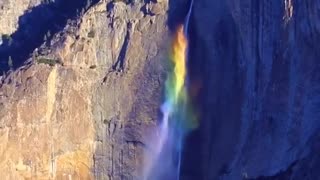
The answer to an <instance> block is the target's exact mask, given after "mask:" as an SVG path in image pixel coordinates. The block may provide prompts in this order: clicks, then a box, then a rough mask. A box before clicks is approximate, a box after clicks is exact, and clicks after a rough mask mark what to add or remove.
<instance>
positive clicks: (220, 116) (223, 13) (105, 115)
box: [0, 0, 320, 180]
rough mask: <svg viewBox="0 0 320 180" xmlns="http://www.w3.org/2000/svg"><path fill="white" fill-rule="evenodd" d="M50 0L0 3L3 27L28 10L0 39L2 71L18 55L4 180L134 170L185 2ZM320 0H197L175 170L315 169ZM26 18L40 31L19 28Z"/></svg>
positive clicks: (283, 174) (294, 172)
mask: <svg viewBox="0 0 320 180" xmlns="http://www.w3.org/2000/svg"><path fill="white" fill-rule="evenodd" d="M55 2H57V4H52V5H50V6H48V5H44V4H42V5H44V6H39V1H27V0H25V1H23V0H20V1H13V0H3V1H1V2H0V15H1V19H0V34H12V33H13V32H15V31H16V30H17V29H18V28H19V27H18V21H19V18H20V17H21V16H22V17H25V16H24V15H26V17H28V19H27V21H28V23H27V24H26V25H24V26H23V28H22V29H21V30H20V31H19V33H17V34H16V36H15V37H14V38H13V41H14V42H13V46H8V47H7V46H1V47H0V69H8V68H2V66H4V64H7V58H8V56H13V57H15V58H20V59H19V60H23V62H27V63H26V64H23V65H21V66H20V65H19V66H17V68H16V69H13V70H12V71H9V72H6V73H5V75H3V76H0V175H1V179H10V180H11V179H32V178H33V179H36V178H38V179H50V178H51V179H104V180H105V179H110V180H111V179H139V174H140V173H141V168H142V162H143V157H142V153H143V151H144V150H145V148H146V138H147V137H148V136H149V134H148V133H147V132H148V130H149V131H150V129H152V127H154V125H155V122H156V120H157V118H158V114H159V112H158V111H159V109H158V107H159V104H160V102H161V98H160V96H161V93H162V91H163V89H162V88H163V81H164V78H165V69H166V68H165V63H164V60H165V58H166V57H167V47H168V45H169V43H168V42H169V41H168V40H169V33H168V31H169V30H168V29H169V28H170V29H171V30H173V29H174V27H175V25H176V24H175V23H177V22H182V19H183V17H184V15H185V11H186V9H188V4H187V3H186V1H182V0H180V1H178V0H177V1H167V0H154V1H149V0H145V1H137V0H132V1H111V0H101V1H99V2H98V1H94V3H93V2H92V1H88V3H87V1H82V0H81V1H80V0H79V1H78V0H77V1H71V0H70V1H68V2H69V3H66V4H63V5H62V4H61V2H62V1H58V0H56V1H55ZM75 2H79V3H78V4H77V8H78V7H79V9H75V8H73V9H72V8H71V7H74V6H73V5H74V4H73V3H75ZM59 3H60V4H59ZM90 3H91V4H90ZM319 7H320V4H319V1H318V0H314V1H304V0H283V1H267V0H261V1H249V0H241V1H237V0H228V1H222V0H195V3H194V8H193V13H192V15H191V21H190V25H191V26H190V27H191V28H190V41H189V42H190V43H191V44H190V49H189V50H190V58H189V59H190V68H189V73H190V75H191V77H190V81H191V82H192V83H191V84H193V83H194V84H196V85H197V86H198V87H199V91H200V95H199V97H197V98H198V99H197V100H196V103H197V110H199V111H200V116H199V120H200V128H199V129H198V130H197V131H195V132H194V133H192V134H190V136H189V137H188V139H187V142H186V146H185V149H184V150H185V151H184V157H183V162H182V169H181V179H186V180H188V179H196V180H198V179H199V180H201V179H205V180H206V179H210V180H211V179H227V180H229V179H235V180H237V179H281V180H282V179H294V180H301V179H302V180H304V179H317V178H318V177H319V172H318V170H319V167H320V165H319V162H320V160H319V156H318V154H317V153H318V152H319V150H320V143H319V141H320V140H319V137H320V134H319V128H320V123H319V119H320V117H319V116H320V114H319V110H318V109H319V108H318V107H319V103H320V100H319V98H320V92H319V87H320V84H319V82H320V74H319V72H320V71H319V70H320V61H319V60H317V58H318V57H319V52H320V51H319V50H320V49H319V47H318V46H317V44H318V42H319V40H320V37H319V19H318V17H319V12H318V9H319ZM70 8H71V9H72V13H66V12H68V11H67V10H68V9H70ZM30 9H33V10H35V12H34V13H32V11H29V10H30ZM26 10H27V11H26ZM61 12H63V13H61ZM75 12H77V13H75ZM38 14H50V15H52V14H53V16H49V15H48V17H43V16H41V18H40V17H39V19H37V18H35V17H37V16H38ZM58 15H59V16H58ZM35 19H36V20H40V19H41V21H35ZM167 20H169V21H168V23H167ZM38 22H39V23H38ZM50 22H54V23H52V24H51V23H50ZM34 24H35V25H37V26H36V27H37V29H39V28H38V27H41V28H42V29H41V30H40V31H39V32H40V35H39V33H38V31H31V32H34V33H36V34H32V33H28V32H30V31H28V30H29V29H30V28H31V27H32V26H33V25H34ZM53 24H54V25H53ZM51 25H52V26H51ZM55 25H56V26H58V27H56V26H55ZM30 26H31V27H30ZM60 26H62V27H60ZM50 28H52V29H54V31H51V32H53V33H51V35H50V36H48V37H47V38H43V35H45V34H47V32H48V31H50V30H52V29H50ZM29 42H30V43H29ZM33 42H36V43H33ZM29 45H30V46H29ZM31 45H32V46H31ZM25 49H27V50H25ZM24 50H25V51H24ZM21 51H23V53H22V52H21ZM20 54H22V55H20ZM3 58H5V59H3ZM13 60H14V63H15V60H16V59H13ZM50 63H53V64H55V65H52V66H50V65H49V64H50ZM149 133H150V132H149Z"/></svg>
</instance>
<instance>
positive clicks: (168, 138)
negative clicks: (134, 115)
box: [144, 2, 198, 180]
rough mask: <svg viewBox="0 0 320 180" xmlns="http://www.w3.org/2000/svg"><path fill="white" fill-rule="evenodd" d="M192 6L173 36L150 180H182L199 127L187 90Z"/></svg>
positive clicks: (149, 164)
mask: <svg viewBox="0 0 320 180" xmlns="http://www.w3.org/2000/svg"><path fill="white" fill-rule="evenodd" d="M192 3H193V2H191V6H190V10H189V13H188V14H187V18H186V23H185V26H184V25H179V26H178V27H177V29H176V32H175V35H174V37H173V41H172V45H171V52H170V67H171V70H170V71H169V73H168V77H167V80H166V83H165V101H164V103H163V104H162V106H161V111H162V113H163V117H162V121H161V124H160V126H159V127H158V133H157V135H156V137H153V139H152V140H151V141H152V143H151V146H152V147H151V153H148V155H147V156H148V158H147V159H148V162H147V163H146V167H145V170H144V179H146V180H160V179H168V180H171V179H179V176H180V162H181V153H182V146H183V141H184V137H185V135H186V134H187V133H188V132H190V131H191V130H193V129H194V128H196V127H197V126H198V122H197V121H196V116H195V114H194V112H193V108H192V105H191V102H190V97H189V94H188V91H187V84H188V83H187V79H188V71H187V59H188V43H189V42H188V38H187V35H188V34H187V27H188V23H189V18H190V13H191V8H192ZM185 27H186V28H185Z"/></svg>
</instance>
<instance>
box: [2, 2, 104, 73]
mask: <svg viewBox="0 0 320 180" xmlns="http://www.w3.org/2000/svg"><path fill="white" fill-rule="evenodd" d="M97 2H98V0H92V1H87V0H68V1H63V0H56V1H54V2H50V3H43V4H40V5H38V6H36V7H34V8H32V9H30V10H28V11H26V13H25V14H23V15H22V16H20V17H19V22H18V24H19V27H18V29H17V30H16V31H15V32H14V33H13V34H11V35H10V36H8V35H6V36H3V37H2V39H3V43H2V44H1V45H0V71H7V70H9V68H10V67H11V68H18V67H20V66H21V65H23V63H24V62H25V61H26V59H28V57H29V56H30V54H31V53H32V52H33V51H34V50H35V49H36V48H37V47H39V46H40V45H41V44H42V43H43V42H46V41H47V42H49V41H50V40H51V38H52V36H53V34H55V33H57V32H59V31H61V30H62V29H63V28H64V27H65V26H66V24H67V22H68V20H70V19H74V18H76V17H77V16H78V15H79V14H80V13H83V12H85V10H87V9H88V8H89V7H90V6H92V5H94V4H95V3H97ZM9 57H11V59H12V65H10V63H9V64H8V59H9ZM9 65H10V67H9Z"/></svg>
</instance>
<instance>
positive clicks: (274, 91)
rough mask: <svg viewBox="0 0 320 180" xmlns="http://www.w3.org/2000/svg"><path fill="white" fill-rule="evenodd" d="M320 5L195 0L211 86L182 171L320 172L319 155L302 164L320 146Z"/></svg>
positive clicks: (204, 70) (198, 53)
mask: <svg viewBox="0 0 320 180" xmlns="http://www.w3.org/2000/svg"><path fill="white" fill-rule="evenodd" d="M319 5H320V4H319V2H318V1H299V0H285V1H246V0H242V1H219V0H215V1H211V0H201V1H195V4H194V12H193V20H192V23H193V29H192V30H191V31H192V33H191V36H192V37H191V42H193V45H192V46H193V48H191V49H192V50H193V52H192V56H193V58H191V59H194V60H193V61H194V62H193V67H196V68H195V70H194V71H195V72H194V74H195V76H199V77H201V78H200V79H202V81H203V83H204V84H205V87H204V88H203V89H202V91H201V94H202V96H201V97H200V98H201V105H202V106H201V109H202V111H203V112H202V118H201V121H202V127H201V128H200V129H199V130H198V132H195V133H194V134H193V135H191V136H192V137H190V140H189V145H187V150H186V159H187V160H186V162H185V165H184V167H183V169H185V170H184V172H183V176H184V177H194V178H196V177H201V178H200V179H218V178H220V179H242V178H249V179H255V178H268V177H269V178H270V179H277V178H278V179H308V178H309V179H317V177H319V174H318V173H315V170H314V169H316V168H319V165H317V164H319V163H316V160H315V161H312V163H311V162H310V164H312V165H308V166H309V167H310V169H306V168H303V166H305V163H306V161H307V160H306V159H310V158H311V157H315V156H316V152H317V151H318V150H319V135H320V134H319V128H320V123H319V121H318V119H319V111H318V110H317V109H318V107H319V103H320V99H319V95H320V94H319V87H320V83H319V82H320V81H319V80H320V79H319V78H320V73H319V70H320V61H319V60H318V54H319V53H318V52H319V47H318V46H317V42H318V40H319V38H320V36H319V30H320V29H319V19H318V18H316V17H317V16H318V15H319V12H318V11H317V9H318V8H319ZM194 139H197V140H198V141H195V140H194ZM188 149H191V150H188ZM189 151H190V152H189ZM192 152H193V153H194V152H201V153H200V154H198V155H197V159H198V160H197V161H198V163H197V165H192V164H195V163H191V162H193V161H194V158H191V156H192ZM189 157H190V158H189ZM317 174H318V175H317ZM278 175H279V176H278ZM194 178H193V179H194Z"/></svg>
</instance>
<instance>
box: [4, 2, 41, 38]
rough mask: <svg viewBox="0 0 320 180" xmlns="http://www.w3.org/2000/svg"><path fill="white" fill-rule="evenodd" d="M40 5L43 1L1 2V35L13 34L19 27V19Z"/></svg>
mask: <svg viewBox="0 0 320 180" xmlns="http://www.w3.org/2000/svg"><path fill="white" fill-rule="evenodd" d="M40 3H41V0H16V1H12V0H1V1H0V16H1V18H0V34H12V33H13V32H14V31H15V30H17V28H18V26H19V24H18V23H19V17H20V16H21V15H23V14H24V13H25V11H27V10H28V9H31V8H32V7H34V6H37V5H39V4H40Z"/></svg>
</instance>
